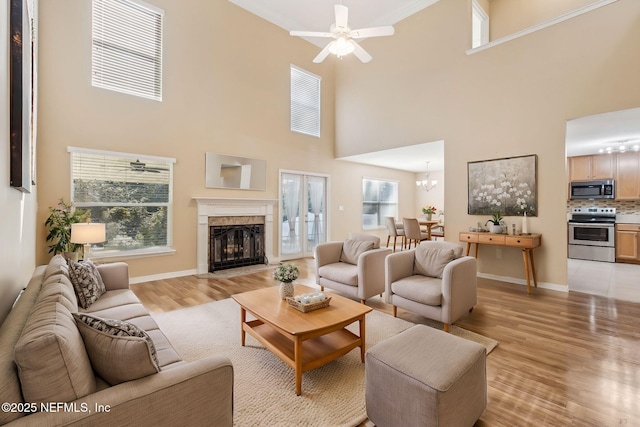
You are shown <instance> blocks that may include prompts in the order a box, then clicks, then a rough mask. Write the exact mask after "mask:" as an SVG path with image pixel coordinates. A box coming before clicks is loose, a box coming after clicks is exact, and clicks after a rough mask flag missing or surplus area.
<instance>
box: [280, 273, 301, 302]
mask: <svg viewBox="0 0 640 427" xmlns="http://www.w3.org/2000/svg"><path fill="white" fill-rule="evenodd" d="M299 275H300V270H298V267H296V266H295V265H293V264H280V265H279V266H278V268H276V270H275V271H274V272H273V278H274V279H276V280H277V281H279V282H280V289H279V292H280V298H282V299H287V297H292V296H293V292H294V286H293V281H294V280H296V279H297V278H298V276H299Z"/></svg>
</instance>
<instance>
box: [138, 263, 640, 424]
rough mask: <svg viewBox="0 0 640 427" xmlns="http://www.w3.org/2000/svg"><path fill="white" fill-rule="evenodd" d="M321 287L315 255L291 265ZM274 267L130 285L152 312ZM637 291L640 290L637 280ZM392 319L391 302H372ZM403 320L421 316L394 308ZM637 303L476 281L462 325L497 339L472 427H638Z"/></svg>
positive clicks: (262, 276) (262, 282)
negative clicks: (483, 400)
mask: <svg viewBox="0 0 640 427" xmlns="http://www.w3.org/2000/svg"><path fill="white" fill-rule="evenodd" d="M291 262H292V263H294V264H296V265H297V266H298V267H299V268H300V271H301V277H300V279H299V280H298V281H297V283H303V284H308V285H312V286H313V285H314V284H315V277H314V274H315V270H314V264H313V259H301V260H295V261H291ZM276 284H277V283H276V282H275V281H274V280H273V278H272V270H271V269H269V270H264V271H260V272H257V273H253V274H248V275H243V276H237V277H232V278H227V279H199V278H197V277H195V276H188V277H181V278H176V279H170V280H160V281H154V282H148V283H141V284H135V285H132V286H131V287H132V289H133V290H134V292H135V293H136V294H137V295H138V297H139V298H140V299H141V300H142V302H143V303H144V304H145V306H146V307H147V308H148V309H149V310H150V311H151V312H153V313H158V312H163V311H170V310H175V309H178V308H182V307H188V306H193V305H198V304H203V303H206V302H209V301H215V300H219V299H224V298H227V297H229V295H231V294H234V293H238V292H244V291H247V290H251V289H257V288H261V287H264V286H275V285H276ZM638 286H640V284H638ZM368 303H369V304H370V305H371V306H372V307H373V308H374V309H376V310H381V311H383V312H386V313H389V314H390V313H391V306H389V305H387V304H384V303H381V302H380V301H375V302H371V301H370V302H368ZM398 317H401V318H404V319H407V320H410V321H415V315H414V314H412V313H409V312H407V311H404V310H402V309H399V310H398ZM639 320H640V304H637V303H631V302H626V301H618V300H614V299H608V298H604V297H600V296H595V295H590V294H583V293H578V292H568V293H564V292H556V291H551V290H546V289H534V290H533V293H532V295H527V293H526V290H525V288H524V287H523V286H518V285H513V284H510V283H502V282H496V281H492V280H487V279H478V305H477V306H476V307H475V309H474V310H473V313H472V314H471V315H469V316H467V317H465V318H463V319H461V320H460V321H458V322H457V323H456V324H457V325H458V326H460V327H463V328H465V329H468V330H470V331H474V332H476V333H479V334H482V335H485V336H488V337H491V338H493V339H496V340H498V341H499V343H500V344H499V345H498V347H497V348H496V349H495V350H494V351H493V352H492V353H491V354H490V355H489V356H488V357H487V379H488V392H489V400H488V405H487V409H486V410H485V412H484V414H483V415H482V417H481V418H480V420H479V421H478V422H477V423H476V426H505V427H506V426H509V427H511V426H540V425H548V426H621V425H622V426H624V425H628V426H640V321H639Z"/></svg>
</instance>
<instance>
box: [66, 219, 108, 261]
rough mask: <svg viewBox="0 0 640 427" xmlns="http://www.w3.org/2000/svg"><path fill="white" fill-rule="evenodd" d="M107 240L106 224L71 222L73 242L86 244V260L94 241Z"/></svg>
mask: <svg viewBox="0 0 640 427" xmlns="http://www.w3.org/2000/svg"><path fill="white" fill-rule="evenodd" d="M105 240H106V237H105V228H104V224H100V223H96V222H94V223H91V222H79V223H77V224H71V243H79V244H83V245H84V260H85V261H88V260H89V255H90V253H91V244H92V243H101V242H104V241H105Z"/></svg>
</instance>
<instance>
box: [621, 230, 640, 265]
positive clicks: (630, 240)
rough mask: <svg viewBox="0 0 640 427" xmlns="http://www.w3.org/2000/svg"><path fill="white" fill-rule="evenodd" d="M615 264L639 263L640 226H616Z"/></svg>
mask: <svg viewBox="0 0 640 427" xmlns="http://www.w3.org/2000/svg"><path fill="white" fill-rule="evenodd" d="M616 262H632V263H640V224H616Z"/></svg>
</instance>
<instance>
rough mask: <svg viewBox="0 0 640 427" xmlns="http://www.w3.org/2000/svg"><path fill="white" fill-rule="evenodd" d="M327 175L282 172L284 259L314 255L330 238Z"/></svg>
mask: <svg viewBox="0 0 640 427" xmlns="http://www.w3.org/2000/svg"><path fill="white" fill-rule="evenodd" d="M327 184H328V177H327V176H326V175H318V174H310V173H306V172H291V171H281V172H280V198H279V200H280V209H279V212H280V258H281V259H282V260H287V259H296V258H304V257H310V256H313V251H314V249H315V247H316V246H317V245H318V244H319V243H322V242H326V241H327V224H328V215H327V187H328V185H327Z"/></svg>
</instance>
